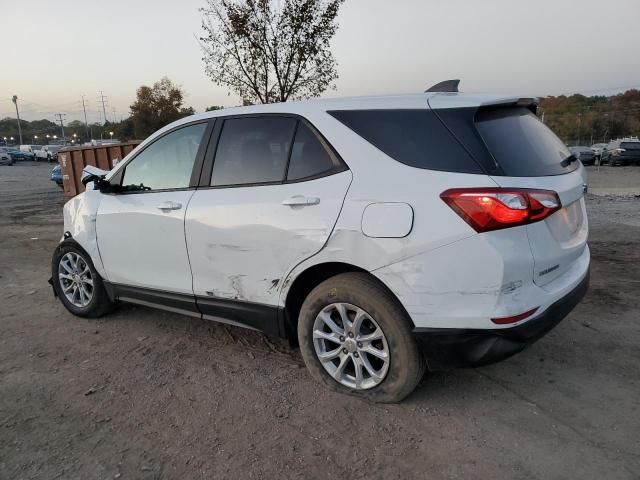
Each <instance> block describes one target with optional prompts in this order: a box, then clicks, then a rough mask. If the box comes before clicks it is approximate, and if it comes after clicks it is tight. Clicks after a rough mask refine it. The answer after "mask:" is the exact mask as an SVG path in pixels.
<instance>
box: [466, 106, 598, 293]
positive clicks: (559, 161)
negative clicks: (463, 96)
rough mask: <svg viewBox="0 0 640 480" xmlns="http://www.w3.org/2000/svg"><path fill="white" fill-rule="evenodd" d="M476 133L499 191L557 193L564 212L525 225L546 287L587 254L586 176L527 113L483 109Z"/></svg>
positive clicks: (536, 274) (537, 270)
mask: <svg viewBox="0 0 640 480" xmlns="http://www.w3.org/2000/svg"><path fill="white" fill-rule="evenodd" d="M475 121H476V122H475V123H476V128H477V130H478V132H479V133H480V136H481V137H482V139H483V140H484V142H485V144H486V146H487V148H488V150H489V152H490V153H491V154H492V156H493V158H494V159H495V161H496V162H497V164H498V165H499V167H500V169H501V170H502V173H503V175H494V176H493V177H492V178H493V180H494V181H495V182H496V183H497V184H498V185H500V186H501V187H521V188H536V189H542V190H552V191H554V192H556V193H557V194H558V196H559V197H560V201H561V203H562V208H561V209H560V210H559V211H557V212H555V213H554V214H553V215H551V216H549V217H548V218H546V219H545V220H543V221H541V222H537V223H532V224H530V225H527V233H528V236H529V243H530V245H531V250H532V253H533V257H534V261H535V267H534V272H533V280H534V282H535V283H536V284H537V285H540V286H542V285H545V284H547V283H549V282H551V281H552V280H554V279H556V278H558V277H559V276H561V275H562V274H563V273H565V272H567V271H568V270H569V269H570V268H571V266H572V265H573V264H574V263H575V262H576V261H577V260H578V259H579V258H580V257H581V256H582V255H583V254H584V253H585V247H586V243H587V234H588V224H587V214H586V209H585V203H584V191H585V188H586V177H585V171H584V168H583V167H582V165H581V163H580V162H579V161H577V160H575V159H574V158H571V157H570V155H571V152H570V151H569V150H568V149H567V147H566V146H565V145H564V143H562V141H561V140H560V139H559V138H558V137H557V136H556V135H555V134H554V133H553V132H552V131H551V130H550V129H549V128H547V127H546V126H545V125H544V124H543V123H542V122H540V121H539V120H538V119H537V117H536V116H535V115H534V114H533V113H531V112H530V111H529V110H528V109H526V108H509V107H507V108H495V109H491V108H488V109H481V110H480V111H479V112H478V113H477V114H476V117H475Z"/></svg>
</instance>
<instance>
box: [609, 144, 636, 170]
mask: <svg viewBox="0 0 640 480" xmlns="http://www.w3.org/2000/svg"><path fill="white" fill-rule="evenodd" d="M602 161H606V162H608V163H609V165H611V166H612V167H615V166H616V165H629V164H631V163H635V164H636V165H639V164H640V140H638V139H637V138H629V139H619V140H614V141H612V142H611V143H609V145H607V149H606V151H605V152H604V154H603V157H602Z"/></svg>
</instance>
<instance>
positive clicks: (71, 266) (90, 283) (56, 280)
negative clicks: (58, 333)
mask: <svg viewBox="0 0 640 480" xmlns="http://www.w3.org/2000/svg"><path fill="white" fill-rule="evenodd" d="M51 278H52V282H53V288H54V289H55V291H56V294H57V295H58V298H59V299H60V301H62V304H63V305H64V306H65V307H66V309H67V310H69V311H70V312H71V313H73V314H74V315H78V316H80V317H87V318H97V317H101V316H102V315H104V314H106V313H108V312H109V311H110V310H111V309H112V308H113V303H112V302H111V300H110V299H109V296H108V295H107V291H106V290H105V288H104V284H103V283H102V278H100V275H99V274H98V272H97V271H96V269H95V267H94V266H93V262H92V261H91V258H90V257H89V255H87V253H86V252H85V251H84V250H82V249H81V248H79V247H78V246H76V245H74V244H73V243H67V244H62V245H60V246H59V247H58V248H56V250H55V252H54V254H53V258H52V261H51Z"/></svg>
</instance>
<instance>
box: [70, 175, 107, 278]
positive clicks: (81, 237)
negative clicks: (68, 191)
mask: <svg viewBox="0 0 640 480" xmlns="http://www.w3.org/2000/svg"><path fill="white" fill-rule="evenodd" d="M101 198H102V194H101V193H100V192H99V191H98V190H94V189H93V188H92V187H91V185H89V187H88V188H87V190H86V191H85V192H84V193H81V194H79V195H76V196H75V197H73V198H72V199H71V200H69V201H68V202H67V203H66V204H65V206H64V210H63V215H64V236H63V238H62V240H61V241H64V239H65V238H68V237H71V238H73V240H74V241H75V242H76V243H78V244H79V245H80V246H81V247H82V248H83V249H84V250H85V251H86V252H87V254H89V256H90V257H91V260H92V262H93V265H94V266H95V268H96V270H97V271H98V273H99V274H100V276H102V277H103V278H106V274H105V270H104V266H103V265H102V259H101V258H100V251H99V250H98V238H97V231H96V219H97V213H98V207H99V205H100V200H101Z"/></svg>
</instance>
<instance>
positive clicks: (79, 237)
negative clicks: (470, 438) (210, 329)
mask: <svg viewBox="0 0 640 480" xmlns="http://www.w3.org/2000/svg"><path fill="white" fill-rule="evenodd" d="M535 109H536V105H535V103H534V101H533V100H532V99H524V98H517V97H508V96H499V95H496V96H486V95H471V94H460V93H447V94H441V93H437V92H436V93H422V94H416V95H401V96H389V97H365V98H350V99H349V98H346V99H326V100H313V101H299V102H288V103H282V104H270V105H259V106H249V107H241V108H234V109H225V110H218V111H214V112H207V113H204V114H199V115H195V116H191V117H188V118H184V119H181V120H178V121H176V122H174V123H172V124H170V125H168V126H167V127H165V128H163V129H161V130H159V131H158V132H156V133H155V134H153V135H152V136H150V137H149V138H148V139H146V140H145V141H144V142H143V143H142V144H141V145H140V146H139V147H138V148H136V149H135V150H134V151H133V152H132V153H130V154H129V155H127V156H126V157H125V158H124V159H123V160H122V161H121V162H120V163H119V164H118V165H117V166H116V167H115V168H114V169H113V170H111V171H110V172H105V171H103V170H99V169H97V168H95V167H86V168H85V170H84V171H85V176H84V178H83V183H85V184H86V185H87V189H86V191H85V192H84V193H82V194H80V195H78V196H76V197H74V198H73V199H71V200H70V201H69V202H68V203H67V204H66V205H65V207H64V238H63V240H62V242H61V243H60V244H59V245H58V246H57V248H56V249H55V251H54V253H53V258H52V278H51V280H50V281H51V283H52V286H53V288H54V291H55V294H56V295H57V296H58V297H59V299H60V300H61V302H62V304H63V305H64V306H65V307H66V308H67V309H68V310H69V311H70V312H71V313H73V314H75V315H78V316H81V317H99V316H101V315H104V314H106V313H107V312H109V311H110V310H111V309H112V308H113V307H114V305H115V303H116V302H118V301H123V302H134V303H141V304H144V305H155V306H157V307H158V308H164V309H168V310H170V311H172V312H177V313H184V314H187V315H193V316H195V317H198V318H204V319H208V320H217V321H222V322H227V323H230V324H232V325H241V326H245V327H249V328H253V329H257V330H261V331H263V332H266V333H267V334H271V335H281V336H283V337H286V338H289V339H291V340H292V341H294V339H295V340H297V341H298V342H299V345H300V349H301V353H302V357H303V358H304V361H305V363H306V365H307V367H308V369H309V372H310V373H311V375H312V376H313V377H314V378H315V379H317V380H318V381H320V382H322V383H324V384H325V385H326V386H328V387H329V388H331V389H332V390H335V391H339V392H344V393H350V394H354V395H357V396H360V397H365V398H368V399H370V400H373V401H377V402H396V401H399V400H401V399H403V398H404V397H405V396H406V395H408V394H409V393H410V392H411V391H412V390H413V389H414V387H415V386H416V384H417V383H418V381H419V380H420V379H421V377H422V375H423V372H424V371H425V368H428V369H430V370H437V369H441V368H450V367H470V366H478V365H486V364H489V363H492V362H496V361H499V360H502V359H505V358H507V357H509V356H511V355H513V354H515V353H517V352H519V351H521V350H522V349H524V348H525V347H526V346H527V345H529V344H531V343H533V342H534V341H536V340H537V339H539V338H540V337H542V336H543V335H544V334H546V333H547V332H548V331H549V330H551V329H552V328H553V327H554V326H555V325H557V324H558V322H560V320H562V318H563V317H564V316H565V315H567V314H568V313H569V312H570V311H571V310H572V309H573V307H574V306H575V305H576V304H577V303H578V302H579V301H580V299H581V298H582V297H583V295H584V294H585V292H586V290H587V287H588V281H589V262H590V260H589V258H590V254H589V247H588V246H587V234H588V227H587V217H586V210H585V202H584V198H583V196H584V193H583V191H584V185H585V178H586V173H585V169H584V167H583V166H582V165H581V163H580V162H578V161H576V160H575V158H574V157H573V156H572V154H571V152H570V151H569V150H568V149H567V148H566V147H565V146H564V144H563V143H562V142H561V141H560V140H559V139H558V138H557V137H556V136H555V135H554V134H553V132H552V131H551V130H549V129H548V128H547V127H546V126H545V125H544V124H542V123H541V122H540V121H539V120H538V119H537V117H536V116H535V115H534V113H533V112H534V111H535ZM158 232H162V234H161V235H159V234H158ZM98 251H99V253H98Z"/></svg>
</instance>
